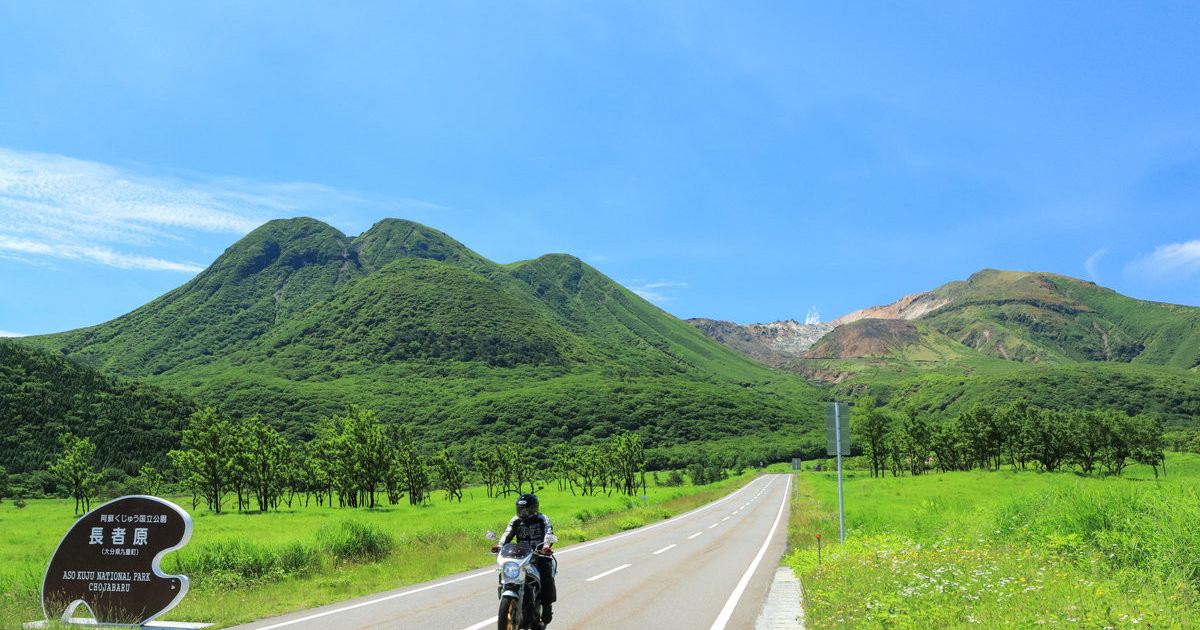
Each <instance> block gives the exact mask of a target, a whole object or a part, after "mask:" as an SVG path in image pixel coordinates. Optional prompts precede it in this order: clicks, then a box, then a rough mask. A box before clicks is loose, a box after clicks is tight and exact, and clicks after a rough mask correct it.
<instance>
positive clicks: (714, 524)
mask: <svg viewBox="0 0 1200 630" xmlns="http://www.w3.org/2000/svg"><path fill="white" fill-rule="evenodd" d="M717 525H720V523H713V524H712V525H709V526H708V528H709V529H712V528H714V527H716V526H717Z"/></svg>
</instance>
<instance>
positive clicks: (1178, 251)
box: [1127, 240, 1200, 278]
mask: <svg viewBox="0 0 1200 630" xmlns="http://www.w3.org/2000/svg"><path fill="white" fill-rule="evenodd" d="M1127 271H1132V272H1134V273H1138V274H1142V275H1150V276H1156V277H1160V278H1161V277H1166V276H1184V275H1189V274H1192V273H1195V272H1197V271H1200V240H1194V241H1188V242H1186V243H1171V244H1169V245H1160V246H1158V247H1155V248H1154V253H1152V254H1149V255H1146V256H1142V257H1140V258H1138V259H1136V260H1134V261H1133V262H1132V263H1130V265H1129V267H1128V268H1127Z"/></svg>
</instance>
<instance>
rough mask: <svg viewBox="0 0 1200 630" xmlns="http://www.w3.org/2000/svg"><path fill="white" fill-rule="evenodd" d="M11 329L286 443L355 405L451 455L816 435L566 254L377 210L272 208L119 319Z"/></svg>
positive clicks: (723, 354)
mask: <svg viewBox="0 0 1200 630" xmlns="http://www.w3.org/2000/svg"><path fill="white" fill-rule="evenodd" d="M20 342H21V343H24V344H28V345H32V346H36V347H39V348H43V349H45V350H49V351H53V352H55V353H59V354H61V355H63V356H65V357H68V358H71V359H75V360H77V361H79V362H82V363H84V364H86V365H88V366H90V367H93V368H95V369H97V370H100V371H101V372H103V373H106V374H112V375H118V376H121V377H126V378H131V379H140V380H144V381H145V382H148V383H152V384H155V385H158V386H162V387H165V388H169V389H172V390H174V391H178V392H180V393H181V394H183V395H185V396H190V397H192V398H194V399H195V400H198V401H200V402H201V403H202V404H211V405H216V406H219V407H221V408H222V409H224V410H226V411H229V412H231V413H233V414H237V415H244V414H252V413H262V414H263V416H264V417H265V418H267V419H269V420H271V421H272V422H274V423H275V424H276V425H277V426H278V427H279V428H281V429H283V430H284V431H285V432H287V433H289V434H291V435H292V436H293V437H295V438H299V439H304V438H306V437H308V436H309V431H310V427H311V425H312V424H313V423H314V422H316V421H317V420H318V419H319V418H321V417H324V416H328V415H332V414H334V413H337V412H338V411H340V410H341V409H342V408H343V407H344V405H345V404H346V403H357V404H360V405H363V406H366V407H370V408H372V409H375V410H376V411H377V412H379V414H380V415H381V416H382V417H384V418H387V419H391V420H393V421H398V422H405V423H410V424H411V425H413V426H414V428H415V429H416V431H417V433H418V434H419V435H421V436H422V437H424V438H425V439H427V440H428V441H430V442H432V443H436V444H437V445H441V446H452V447H454V448H465V447H466V446H467V445H469V444H470V443H474V442H479V441H487V440H495V439H500V438H501V436H502V435H504V434H514V435H519V436H520V437H521V438H522V439H527V438H535V439H536V438H542V439H544V440H545V442H546V444H547V446H548V445H549V444H550V443H552V442H553V441H556V440H559V439H572V440H576V441H580V442H583V443H586V442H589V441H594V440H600V439H605V438H607V436H609V435H611V434H613V433H614V432H617V431H622V430H637V431H640V432H641V433H642V434H643V437H644V438H645V439H646V440H647V443H648V445H650V446H651V447H652V448H653V449H655V450H654V451H653V452H654V453H655V454H656V456H657V457H660V458H672V457H677V458H684V457H694V456H697V455H698V454H699V453H701V452H703V451H713V450H716V451H721V450H726V451H731V452H738V453H742V454H745V455H746V456H747V457H750V456H753V457H756V458H758V457H779V458H786V457H788V456H789V454H790V453H792V452H798V451H799V449H802V448H806V445H807V446H808V447H812V448H815V445H816V444H817V442H818V440H819V436H818V435H817V434H816V429H817V428H818V426H819V422H820V413H821V409H820V405H819V404H818V403H819V401H820V400H821V399H822V397H823V391H822V390H821V389H820V388H818V387H815V386H812V385H810V384H808V383H806V382H805V381H803V380H802V379H800V378H797V377H795V376H793V375H790V374H787V373H782V372H778V371H775V370H771V369H768V368H766V367H764V366H762V365H760V364H758V363H755V362H753V361H751V360H749V359H747V358H745V357H743V356H741V355H739V354H738V353H736V352H733V351H731V350H729V349H727V348H724V347H723V346H721V345H719V344H717V343H715V342H713V341H711V340H709V339H708V338H706V337H704V336H703V335H702V334H700V333H699V332H697V331H696V330H695V329H694V328H692V327H691V326H689V325H688V324H686V323H684V322H682V321H680V320H678V319H676V318H674V317H671V316H670V315H667V314H666V313H664V312H663V311H661V310H659V309H658V308H656V307H654V306H653V305H651V304H649V303H648V302H646V301H645V300H643V299H641V298H640V297H638V296H636V295H634V294H633V293H631V292H630V291H628V290H627V289H625V288H623V287H621V286H619V285H618V284H617V283H615V282H613V281H612V280H610V279H609V278H607V277H605V276H604V275H603V274H601V273H599V272H598V271H596V270H595V269H593V268H591V267H589V266H588V265H586V264H584V263H583V262H581V261H580V260H578V259H576V258H574V257H571V256H567V255H561V254H552V255H547V256H543V257H541V258H538V259H536V260H531V261H523V262H518V263H512V264H508V265H498V264H495V263H492V262H490V261H488V260H486V259H484V258H483V257H481V256H479V255H478V254H476V253H474V252H472V251H470V250H469V249H467V248H466V247H464V246H463V245H462V244H460V243H458V242H456V241H454V240H453V239H451V238H450V237H448V236H446V235H445V234H442V233H441V232H438V231H436V230H433V229H430V228H427V227H425V226H421V225H418V224H415V223H412V222H408V221H402V220H395V219H389V220H385V221H381V222H380V223H378V224H376V225H375V226H373V227H372V228H371V229H370V230H368V231H367V232H365V233H363V234H362V235H360V236H358V237H356V238H350V237H347V236H345V235H343V234H342V233H340V232H339V231H338V230H336V229H334V228H332V227H330V226H328V225H325V224H323V223H321V222H319V221H315V220H313V219H289V220H279V221H272V222H270V223H267V224H265V225H263V226H261V227H260V228H258V229H256V230H254V231H253V232H252V233H251V234H249V235H247V236H246V237H245V238H243V239H242V240H240V241H238V242H237V243H235V244H234V245H233V246H231V247H230V248H229V249H227V250H226V251H225V252H224V253H223V254H222V255H221V256H220V257H219V258H218V259H217V260H216V261H215V262H214V263H213V264H212V265H211V266H210V267H209V268H208V269H206V270H205V271H204V272H202V273H200V274H199V275H198V276H196V277H195V278H194V279H192V280H191V281H189V282H188V283H186V284H184V285H183V286H181V287H179V288H177V289H175V290H173V291H171V292H169V293H167V294H166V295H163V296H162V297H160V298H158V299H156V300H154V301H152V302H150V303H149V304H146V305H145V306H143V307H141V308H139V309H137V310H135V311H133V312H131V313H129V314H127V315H124V316H121V317H118V318H117V319H114V320H112V321H110V322H106V323H104V324H100V325H98V326H92V327H89V328H84V329H80V330H74V331H69V332H64V333H58V334H54V335H45V336H41V337H32V338H22V339H21V340H20ZM661 461H666V460H665V459H664V460H661Z"/></svg>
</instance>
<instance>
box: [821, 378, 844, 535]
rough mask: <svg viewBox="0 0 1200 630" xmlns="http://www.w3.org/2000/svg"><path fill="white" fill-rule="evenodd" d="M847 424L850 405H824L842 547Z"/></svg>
mask: <svg viewBox="0 0 1200 630" xmlns="http://www.w3.org/2000/svg"><path fill="white" fill-rule="evenodd" d="M849 423H850V403H840V402H833V403H825V452H826V454H828V455H837V469H838V471H837V472H838V529H839V531H840V532H841V543H842V544H843V545H844V544H846V509H845V501H844V500H843V495H842V455H843V454H845V455H846V456H849V455H850V426H849ZM843 424H844V425H845V426H843Z"/></svg>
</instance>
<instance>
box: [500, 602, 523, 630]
mask: <svg viewBox="0 0 1200 630" xmlns="http://www.w3.org/2000/svg"><path fill="white" fill-rule="evenodd" d="M499 617H500V619H499V620H498V621H499V624H498V625H497V626H496V627H497V629H498V630H518V628H517V626H518V625H519V624H520V623H521V607H520V606H518V605H517V600H515V599H513V598H511V597H501V598H500V614H499Z"/></svg>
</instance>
